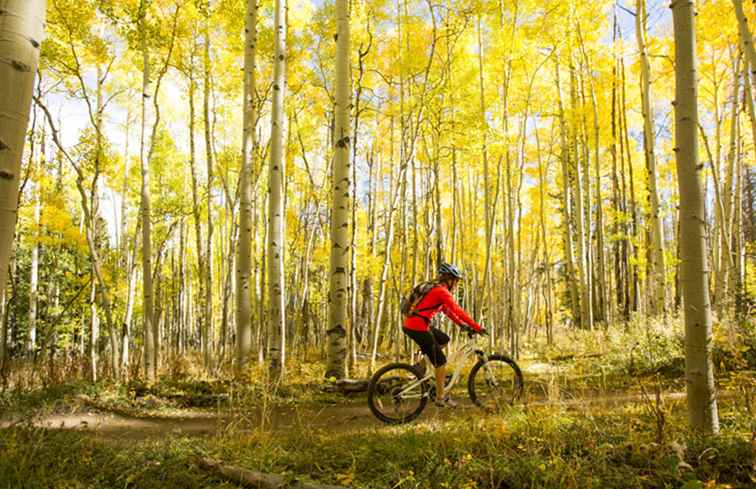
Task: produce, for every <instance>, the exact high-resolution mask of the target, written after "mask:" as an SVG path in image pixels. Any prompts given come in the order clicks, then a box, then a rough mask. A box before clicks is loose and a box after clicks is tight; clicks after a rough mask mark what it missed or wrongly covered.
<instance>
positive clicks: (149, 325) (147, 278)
mask: <svg viewBox="0 0 756 489" xmlns="http://www.w3.org/2000/svg"><path fill="white" fill-rule="evenodd" d="M147 8H148V5H147V0H141V1H140V3H139V43H140V49H141V51H142V120H141V135H140V147H139V162H140V168H141V173H142V187H141V209H140V217H141V222H142V281H143V284H142V290H143V296H142V297H143V301H144V305H143V311H142V315H143V317H144V338H145V339H144V367H145V373H146V375H147V378H148V379H149V380H154V379H155V374H156V368H157V366H156V365H155V343H156V338H155V334H154V333H155V330H154V327H155V324H154V322H155V318H154V307H153V290H152V224H151V222H150V169H149V168H150V166H149V158H148V155H147V154H146V153H147V151H148V150H147V99H148V98H149V97H150V57H149V53H148V52H147V33H146V30H147V26H146V23H147Z"/></svg>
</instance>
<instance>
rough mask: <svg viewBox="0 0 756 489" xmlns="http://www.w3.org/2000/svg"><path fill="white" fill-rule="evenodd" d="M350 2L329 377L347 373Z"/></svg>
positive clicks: (339, 97)
mask: <svg viewBox="0 0 756 489" xmlns="http://www.w3.org/2000/svg"><path fill="white" fill-rule="evenodd" d="M349 65H350V29H349V4H348V2H347V0H336V100H335V107H334V110H335V115H336V126H335V134H334V138H333V139H334V141H333V143H334V163H333V176H332V182H331V183H332V185H333V187H332V195H331V197H332V199H333V201H332V206H331V216H332V217H331V280H330V292H329V301H328V303H329V310H328V364H327V365H326V373H325V375H326V377H336V378H338V379H340V378H344V376H345V374H346V355H347V350H346V330H347V328H346V325H347V289H348V287H349V286H348V276H347V269H348V259H349V189H350V182H349V170H350V168H349V154H350V138H349V135H350V128H349V110H350V107H351V103H350V100H351V87H350V82H349Z"/></svg>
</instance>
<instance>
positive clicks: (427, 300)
mask: <svg viewBox="0 0 756 489" xmlns="http://www.w3.org/2000/svg"><path fill="white" fill-rule="evenodd" d="M427 307H432V309H428V310H427V311H422V309H425V308H427ZM415 310H416V311H421V312H418V313H416V314H418V315H420V316H423V318H427V319H428V321H426V320H425V319H423V318H419V317H417V316H416V315H413V316H408V317H405V318H404V327H405V328H406V329H411V330H414V331H428V330H429V326H430V321H431V319H433V316H435V315H436V314H438V313H439V312H443V313H444V314H445V315H446V317H448V318H449V319H451V320H452V322H454V323H455V324H457V325H460V326H463V325H467V326H470V327H471V328H472V329H474V330H475V331H480V329H481V328H480V325H479V324H478V323H476V322H475V321H473V319H472V318H471V317H470V316H469V315H468V314H467V313H466V312H465V310H464V309H462V308H461V307H459V305H458V304H457V303H456V301H455V300H454V297H453V296H452V295H451V292H449V289H448V288H446V285H443V284H442V285H438V286H436V287H433V288H432V289H431V290H430V291H428V293H427V294H426V295H425V297H423V298H422V299H421V300H420V302H418V303H417V305H416V306H415Z"/></svg>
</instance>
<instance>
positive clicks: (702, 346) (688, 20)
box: [671, 0, 719, 433]
mask: <svg viewBox="0 0 756 489" xmlns="http://www.w3.org/2000/svg"><path fill="white" fill-rule="evenodd" d="M671 7H672V22H673V26H674V39H675V105H674V107H675V148H674V150H675V154H676V157H675V159H676V162H677V181H678V186H679V190H680V240H681V245H682V246H681V250H680V254H681V259H682V270H681V272H682V277H681V283H682V289H683V303H684V311H685V345H686V348H685V373H686V379H687V390H688V396H687V397H688V418H689V422H690V425H691V427H692V428H693V429H695V430H697V431H701V432H709V433H717V432H718V431H719V418H718V415H717V400H716V394H715V387H714V365H713V361H712V337H711V330H712V318H711V305H710V303H709V297H708V295H709V293H708V277H707V266H706V261H707V260H706V241H705V235H706V229H705V226H706V224H705V216H704V202H703V191H702V188H701V178H700V172H701V167H700V166H699V164H698V138H697V136H696V129H697V125H698V93H697V88H696V85H697V72H696V58H695V52H696V34H695V32H696V31H695V17H694V5H693V2H690V1H687V0H686V1H682V0H676V1H675V2H673V3H672V5H671Z"/></svg>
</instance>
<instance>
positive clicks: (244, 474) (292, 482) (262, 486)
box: [197, 458, 344, 489]
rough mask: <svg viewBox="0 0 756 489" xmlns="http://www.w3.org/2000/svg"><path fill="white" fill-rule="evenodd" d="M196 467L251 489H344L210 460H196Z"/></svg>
mask: <svg viewBox="0 0 756 489" xmlns="http://www.w3.org/2000/svg"><path fill="white" fill-rule="evenodd" d="M197 465H199V466H200V467H202V468H203V469H205V470H208V471H210V472H213V473H214V474H216V475H218V476H220V477H222V478H224V479H226V480H229V481H232V482H236V483H237V484H241V485H242V486H244V487H250V488H253V489H344V487H343V486H330V485H324V484H318V483H316V482H307V481H303V480H301V479H297V478H296V477H284V476H282V475H278V474H265V473H263V472H256V471H254V470H247V469H243V468H241V467H236V466H234V465H225V464H223V463H221V462H220V461H218V460H213V459H211V458H198V459H197Z"/></svg>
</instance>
